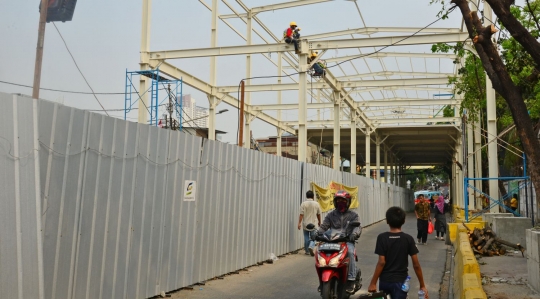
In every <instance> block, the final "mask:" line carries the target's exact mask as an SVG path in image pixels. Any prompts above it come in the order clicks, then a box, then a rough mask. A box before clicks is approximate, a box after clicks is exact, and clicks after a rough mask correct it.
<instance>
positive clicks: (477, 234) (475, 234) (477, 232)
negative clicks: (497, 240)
mask: <svg viewBox="0 0 540 299" xmlns="http://www.w3.org/2000/svg"><path fill="white" fill-rule="evenodd" d="M480 238H482V233H481V232H480V230H479V229H478V228H474V231H473V239H474V240H475V241H477V240H479V239H480Z"/></svg>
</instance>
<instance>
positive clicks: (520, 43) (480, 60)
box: [431, 0, 540, 205]
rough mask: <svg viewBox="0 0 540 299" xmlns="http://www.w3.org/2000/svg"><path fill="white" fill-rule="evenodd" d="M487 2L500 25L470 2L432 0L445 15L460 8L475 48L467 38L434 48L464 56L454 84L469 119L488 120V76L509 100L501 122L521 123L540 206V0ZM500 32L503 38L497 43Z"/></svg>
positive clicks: (522, 142) (502, 106)
mask: <svg viewBox="0 0 540 299" xmlns="http://www.w3.org/2000/svg"><path fill="white" fill-rule="evenodd" d="M485 2H487V3H488V4H489V5H490V6H491V7H492V9H493V11H494V12H495V14H496V15H497V20H496V21H495V23H496V24H499V26H498V27H499V28H497V27H496V26H495V25H487V24H488V23H489V22H483V21H485V20H483V19H482V18H483V15H482V16H479V14H478V12H477V11H475V10H476V9H478V8H477V7H475V8H474V9H475V10H474V11H471V9H470V7H469V1H467V0H451V1H450V4H451V5H452V7H450V8H449V9H447V8H448V7H447V5H448V2H445V1H444V0H432V1H431V3H441V4H442V5H443V10H442V11H441V14H443V18H444V17H446V16H447V14H448V13H450V12H451V11H452V10H454V9H455V8H459V10H460V11H461V14H462V15H463V20H464V23H465V25H466V27H467V31H468V32H469V37H470V42H472V46H473V47H474V50H473V51H469V50H467V47H466V46H465V45H466V43H465V42H464V43H458V44H457V45H455V46H448V45H435V46H434V50H437V51H445V50H446V51H449V50H453V51H454V52H455V53H456V54H458V57H459V59H462V60H463V67H461V68H460V70H459V75H460V77H458V78H452V79H451V82H452V83H454V84H455V86H456V89H457V92H458V93H459V92H460V93H461V94H462V95H463V98H464V99H463V103H462V107H461V111H463V109H467V111H468V115H469V117H473V118H474V117H477V118H479V119H482V117H483V114H482V111H483V109H484V108H485V101H486V100H485V99H486V97H485V88H484V87H485V75H486V74H487V76H488V77H489V78H490V80H491V82H492V86H493V88H494V89H495V91H496V92H497V94H498V96H499V97H500V98H501V99H503V100H504V103H505V104H501V103H502V101H500V102H499V104H498V105H497V109H498V110H499V114H498V116H499V117H498V118H499V123H500V124H501V125H503V126H504V125H506V126H508V125H510V124H512V123H513V124H515V128H516V130H515V133H516V134H515V137H517V138H518V139H519V145H520V146H521V147H522V148H523V151H524V152H525V154H526V155H527V158H528V167H529V170H530V175H531V179H532V182H533V184H534V186H535V189H536V192H537V195H538V196H537V197H536V198H537V204H538V205H540V142H539V140H538V139H537V135H536V134H535V129H536V128H535V124H537V122H538V116H539V110H540V104H539V101H538V97H539V96H540V95H539V91H540V84H539V79H540V71H539V70H540V68H539V66H540V43H538V41H537V38H538V36H539V32H540V25H539V19H540V18H539V16H540V14H539V12H540V0H534V1H529V0H526V5H525V6H524V7H518V6H516V5H515V4H514V1H511V0H485ZM470 3H471V4H473V6H476V5H477V4H474V3H473V2H470ZM478 10H479V9H478ZM488 21H491V20H488ZM484 24H486V25H487V26H484ZM497 32H498V35H499V36H498V41H497V42H494V41H493V39H495V38H497V35H495V34H496V33H497ZM470 42H469V43H470ZM472 52H474V53H472ZM480 66H481V68H480ZM501 110H502V111H501ZM533 120H534V121H533Z"/></svg>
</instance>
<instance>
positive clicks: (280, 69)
mask: <svg viewBox="0 0 540 299" xmlns="http://www.w3.org/2000/svg"><path fill="white" fill-rule="evenodd" d="M282 56H283V53H278V64H277V68H278V77H277V82H278V84H281V74H282V72H283V62H282V61H283V57H282ZM281 100H282V94H281V91H278V94H277V102H278V105H280V104H281ZM277 121H278V122H280V121H281V110H278V111H277ZM276 130H277V140H276V155H277V156H280V157H281V134H283V131H282V130H281V129H280V128H279V127H276Z"/></svg>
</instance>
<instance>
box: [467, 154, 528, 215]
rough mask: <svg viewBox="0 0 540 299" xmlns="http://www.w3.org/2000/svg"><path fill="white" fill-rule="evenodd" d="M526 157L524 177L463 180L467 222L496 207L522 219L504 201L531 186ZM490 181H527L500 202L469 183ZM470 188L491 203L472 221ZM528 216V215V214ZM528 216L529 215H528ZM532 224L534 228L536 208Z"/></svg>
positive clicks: (524, 160)
mask: <svg viewBox="0 0 540 299" xmlns="http://www.w3.org/2000/svg"><path fill="white" fill-rule="evenodd" d="M526 162H527V161H526V157H525V154H523V176H521V177H497V178H469V177H465V178H463V186H464V188H463V198H464V199H465V222H467V223H468V222H469V221H471V220H472V219H474V218H476V217H478V216H480V215H482V214H484V213H485V212H486V211H488V210H490V209H491V208H492V207H494V206H497V205H499V206H501V207H503V208H504V209H505V210H507V211H508V212H510V213H512V214H514V215H515V216H517V217H521V214H520V213H519V212H517V211H513V210H512V209H510V208H508V207H507V206H506V205H505V204H504V201H505V200H506V199H508V197H509V196H510V194H513V193H514V192H515V191H516V190H519V189H521V188H527V186H529V184H531V183H532V182H531V178H530V177H529V176H527V175H526V174H527V163H526ZM489 180H507V181H510V180H511V181H516V180H524V181H525V184H523V186H520V184H519V183H518V187H517V188H514V189H512V190H510V191H508V192H507V193H506V195H504V196H503V197H502V198H501V199H500V200H497V199H495V198H493V197H491V196H489V194H487V193H484V192H482V191H481V190H478V189H477V188H476V187H474V186H473V185H471V184H469V181H489ZM468 188H471V189H473V190H474V191H476V192H478V193H480V194H482V195H484V196H485V197H486V198H488V199H489V201H490V204H489V205H488V207H486V208H484V209H482V210H481V211H480V212H478V213H476V214H474V215H472V217H471V219H469V192H467V190H468ZM525 191H527V189H525ZM531 196H532V194H531ZM525 205H526V208H527V210H528V207H529V206H528V202H527V201H526V204H525ZM527 214H528V213H527ZM527 216H528V215H527ZM532 224H533V226H534V208H533V209H532Z"/></svg>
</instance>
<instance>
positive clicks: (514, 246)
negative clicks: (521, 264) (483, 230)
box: [494, 238, 525, 256]
mask: <svg viewBox="0 0 540 299" xmlns="http://www.w3.org/2000/svg"><path fill="white" fill-rule="evenodd" d="M494 239H495V241H496V242H497V243H499V244H503V245H506V246H508V247H512V248H515V249H517V250H519V251H521V256H524V254H523V252H525V247H523V246H521V244H519V243H517V244H514V243H511V242H508V241H505V240H503V239H501V238H494Z"/></svg>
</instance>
